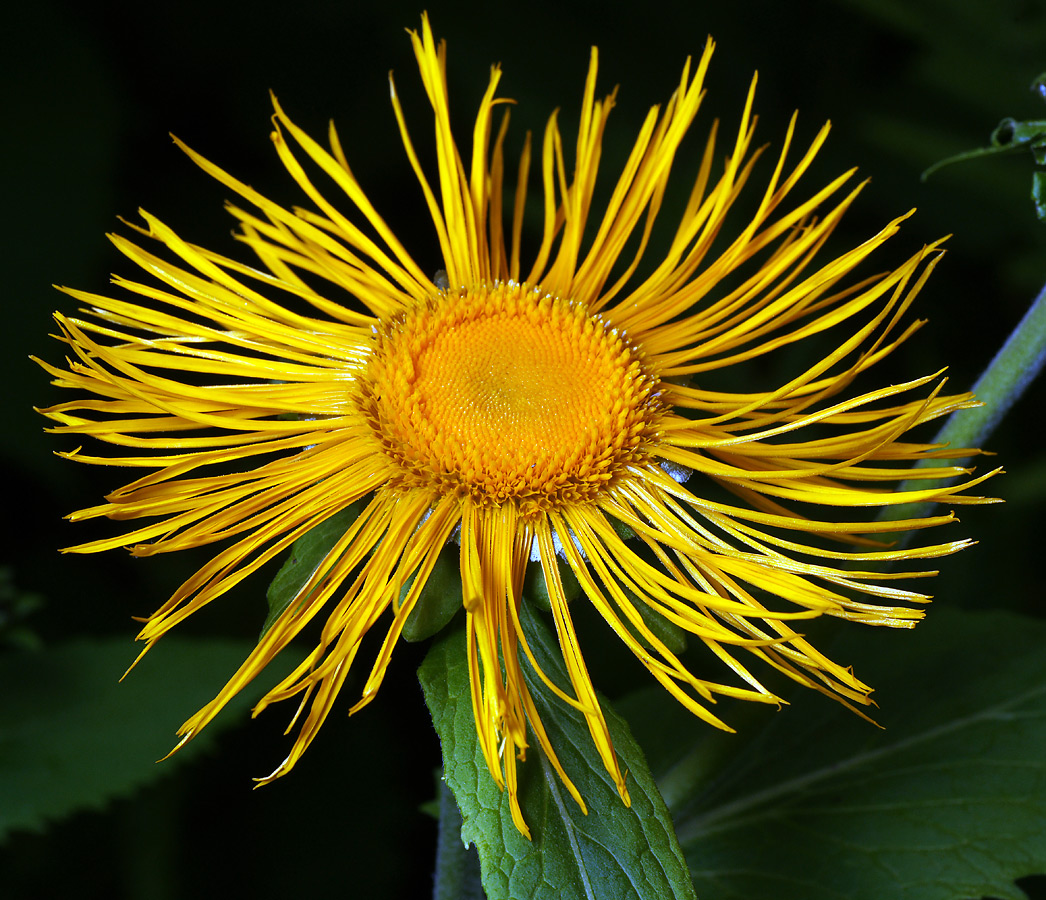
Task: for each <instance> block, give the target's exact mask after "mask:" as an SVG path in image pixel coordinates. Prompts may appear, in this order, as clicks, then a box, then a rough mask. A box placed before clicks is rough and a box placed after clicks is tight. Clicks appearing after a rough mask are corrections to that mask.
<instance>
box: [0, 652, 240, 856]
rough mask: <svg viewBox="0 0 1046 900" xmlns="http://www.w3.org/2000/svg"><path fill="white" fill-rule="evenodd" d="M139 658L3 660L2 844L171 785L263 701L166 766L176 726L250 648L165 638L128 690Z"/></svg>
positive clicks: (88, 655) (212, 729) (62, 655)
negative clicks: (157, 785)
mask: <svg viewBox="0 0 1046 900" xmlns="http://www.w3.org/2000/svg"><path fill="white" fill-rule="evenodd" d="M137 649H140V648H136V647H135V646H134V645H133V644H132V642H131V641H129V640H123V639H107V640H97V641H87V640H81V641H76V642H73V643H69V644H65V645H61V646H53V647H48V648H46V649H44V650H40V651H33V652H28V651H27V652H9V653H5V654H3V655H0V838H2V837H3V836H5V835H6V834H7V833H8V832H9V831H11V830H12V829H19V828H24V829H33V830H40V829H43V828H44V827H45V825H46V824H47V822H48V820H51V819H55V818H58V817H60V816H65V815H68V814H70V813H73V812H75V811H77V810H81V809H87V808H95V809H97V808H99V807H101V806H102V805H103V804H105V803H107V802H108V801H110V800H112V799H113V798H115V797H119V796H123V795H126V794H128V793H130V792H131V791H133V790H135V789H136V788H138V787H140V786H142V785H144V784H146V783H147V782H149V781H152V780H154V779H157V778H160V777H162V776H163V775H165V774H167V773H168V772H170V771H171V768H172V766H174V765H177V764H178V763H183V762H186V761H187V760H189V759H191V758H193V757H195V756H197V755H198V754H199V753H200V752H201V751H202V750H205V749H206V748H207V746H208V745H210V744H211V743H213V739H214V738H215V737H216V736H217V734H218V732H219V731H220V730H221V729H222V728H223V727H224V726H228V725H231V724H234V723H235V722H236V721H237V720H238V716H237V712H240V713H242V712H243V711H244V710H245V709H246V707H247V706H248V705H249V703H250V700H251V698H252V696H253V695H254V694H255V693H257V691H247V692H245V693H244V694H241V695H240V696H239V697H237V698H235V699H234V700H233V701H232V702H231V703H230V704H229V707H230V708H229V709H228V710H226V712H225V713H224V714H223V715H222V716H220V717H219V718H218V719H217V720H216V721H215V722H213V723H212V724H211V725H210V726H209V727H208V728H207V729H205V730H204V732H203V734H202V735H201V736H200V737H199V738H197V739H195V740H193V741H192V742H190V743H189V744H187V745H186V746H185V747H183V748H182V749H181V750H180V751H178V753H176V754H175V755H174V756H173V757H171V759H170V760H168V761H167V762H165V763H163V764H162V765H157V764H156V761H157V760H158V759H160V758H161V757H163V756H165V755H166V754H167V753H168V752H169V751H170V750H171V748H172V747H173V746H174V744H175V742H176V739H175V737H174V732H175V729H176V728H177V726H178V725H180V724H181V722H182V721H183V720H184V719H185V718H187V717H188V716H189V715H190V714H192V713H193V712H195V711H196V709H197V708H199V707H200V706H202V705H203V704H204V703H206V702H207V701H208V700H209V699H210V698H211V697H212V696H213V695H214V693H215V691H216V690H217V688H218V687H219V686H220V685H221V684H222V683H224V681H225V679H227V678H228V677H229V675H230V674H232V672H234V671H235V669H236V666H238V665H239V664H240V663H241V662H242V661H243V658H244V656H245V655H246V654H247V653H249V652H250V649H251V647H250V644H248V643H245V642H242V641H219V640H203V639H192V640H190V639H186V638H178V637H166V638H164V640H163V641H162V643H161V644H160V645H158V646H157V647H156V648H155V649H154V650H153V651H152V652H151V653H150V654H149V655H148V656H146V657H145V659H143V660H142V661H141V662H140V663H139V664H138V665H137V666H136V667H135V669H134V671H133V672H131V673H130V675H128V677H127V678H125V679H124V680H123V682H120V681H119V678H120V676H121V675H122V674H123V673H124V670H125V669H126V668H127V666H128V665H129V664H130V663H131V662H132V661H133V659H134V657H135V655H136V653H137ZM259 690H260V689H259Z"/></svg>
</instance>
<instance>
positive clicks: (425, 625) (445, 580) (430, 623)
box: [400, 544, 461, 642]
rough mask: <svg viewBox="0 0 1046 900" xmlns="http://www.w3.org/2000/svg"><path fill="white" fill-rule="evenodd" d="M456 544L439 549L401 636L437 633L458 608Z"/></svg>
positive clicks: (409, 637)
mask: <svg viewBox="0 0 1046 900" xmlns="http://www.w3.org/2000/svg"><path fill="white" fill-rule="evenodd" d="M458 553H459V551H458V547H457V545H455V544H448V545H447V546H446V547H444V548H443V550H441V551H440V554H439V556H438V557H437V558H436V563H435V565H434V566H433V567H432V572H431V573H429V577H428V579H427V580H426V582H425V584H424V585H423V586H422V588H421V595H420V596H419V597H418V601H417V603H416V604H415V606H414V609H413V610H411V613H410V615H409V616H408V617H407V621H406V624H405V625H404V626H403V639H404V640H406V641H412V642H413V641H423V640H425V639H426V638H430V637H432V635H434V634H438V633H439V632H441V631H442V630H443V629H444V628H446V626H447V625H449V624H450V620H451V619H453V618H454V616H455V615H456V613H457V612H458V610H459V609H461V567H460V566H459V565H458ZM413 581H414V579H413V578H411V579H410V581H409V582H408V583H407V584H406V585H404V587H403V590H402V592H401V594H400V597H401V599H402V597H403V596H404V595H406V593H407V591H408V590H409V588H410V585H411V584H412V583H413Z"/></svg>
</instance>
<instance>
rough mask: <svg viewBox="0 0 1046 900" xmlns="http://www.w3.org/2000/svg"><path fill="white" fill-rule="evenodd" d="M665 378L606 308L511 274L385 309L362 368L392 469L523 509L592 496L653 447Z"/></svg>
mask: <svg viewBox="0 0 1046 900" xmlns="http://www.w3.org/2000/svg"><path fill="white" fill-rule="evenodd" d="M656 385H657V380H656V379H655V378H653V377H652V376H651V375H649V374H648V373H647V371H646V370H645V369H644V366H643V364H642V361H641V359H640V357H639V354H638V353H637V351H636V349H635V348H634V347H633V346H632V345H631V344H630V343H629V342H628V341H627V340H626V339H624V338H623V337H622V336H621V335H619V334H618V333H617V332H616V331H614V330H613V329H611V328H609V327H608V325H607V324H606V322H604V321H603V320H602V319H601V318H600V317H599V316H597V315H591V314H589V313H588V312H587V310H585V308H584V307H582V306H580V305H578V304H576V303H570V302H566V301H563V300H560V299H558V298H556V297H552V296H549V295H546V294H543V293H542V292H541V291H540V290H538V289H535V288H528V287H527V286H526V285H518V284H514V283H512V282H508V283H498V284H496V285H494V286H493V287H486V286H483V287H479V288H474V289H470V290H462V291H455V292H450V293H446V294H440V295H439V296H437V297H435V298H432V299H430V300H429V301H428V302H427V303H425V304H422V305H420V306H419V307H418V308H416V309H414V310H411V311H410V312H408V313H407V314H405V315H403V316H400V317H398V318H397V319H395V320H394V321H392V322H389V323H386V324H385V327H384V328H383V329H382V330H381V331H380V332H379V334H378V335H377V338H376V346H375V350H374V353H373V354H372V356H371V357H370V360H369V362H368V365H367V370H366V374H365V375H364V376H363V377H362V378H361V380H360V388H361V409H362V411H363V413H364V416H365V417H366V419H367V420H368V422H369V423H370V425H371V427H372V428H373V430H374V433H375V435H376V436H377V437H378V439H379V441H380V442H381V445H382V449H383V450H384V452H385V454H386V455H387V456H388V457H389V458H390V459H391V460H392V461H393V462H394V463H395V464H396V468H397V469H398V470H399V476H400V477H399V478H394V479H393V482H396V481H398V482H399V483H400V484H403V485H404V486H409V487H417V486H422V485H427V486H430V487H436V488H437V489H438V490H439V491H440V492H441V493H446V492H458V493H462V492H463V493H467V494H469V495H471V496H472V497H473V498H474V499H475V500H476V501H477V502H479V503H481V504H483V505H493V504H499V503H504V502H506V501H508V500H510V499H511V500H514V501H516V502H517V503H519V505H520V510H521V512H523V513H524V514H525V513H527V512H531V511H535V510H537V509H548V508H551V507H552V506H555V505H559V504H562V503H569V502H579V501H584V500H589V499H592V498H593V497H595V496H596V495H597V494H598V493H599V492H600V491H602V490H605V489H606V488H607V487H608V486H609V485H610V484H611V483H612V482H613V480H614V478H615V477H616V476H617V475H619V474H620V473H621V472H622V470H623V469H624V468H625V467H626V466H629V465H634V464H636V463H639V462H641V461H644V460H645V459H646V458H647V448H648V447H649V444H650V442H651V440H652V439H653V437H654V435H655V433H656V427H655V426H656V420H657V418H658V413H659V411H660V408H661V407H660V405H659V404H658V402H657V400H656V396H655V394H656V390H655V389H656Z"/></svg>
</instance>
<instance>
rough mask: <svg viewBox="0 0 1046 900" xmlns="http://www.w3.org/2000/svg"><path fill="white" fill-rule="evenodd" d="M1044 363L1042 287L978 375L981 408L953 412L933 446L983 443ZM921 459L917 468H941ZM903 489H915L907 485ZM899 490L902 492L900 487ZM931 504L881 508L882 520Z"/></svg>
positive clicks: (914, 513) (918, 512)
mask: <svg viewBox="0 0 1046 900" xmlns="http://www.w3.org/2000/svg"><path fill="white" fill-rule="evenodd" d="M1044 363H1046V285H1044V286H1043V288H1042V290H1040V291H1039V295H1038V296H1037V297H1036V298H1035V300H1034V302H1033V303H1032V305H1031V307H1030V308H1029V309H1028V311H1027V312H1026V313H1025V314H1024V318H1023V319H1021V321H1020V323H1019V324H1018V325H1017V327H1016V328H1015V329H1014V330H1013V332H1012V333H1011V334H1010V336H1009V337H1008V338H1007V339H1006V343H1005V344H1003V346H1002V348H1001V349H1000V350H999V352H998V353H996V354H995V358H994V359H992V361H991V362H990V363H989V364H988V367H987V368H986V369H985V370H984V372H982V373H981V377H980V378H978V379H977V383H976V384H975V385H974V386H973V392H974V393H975V394H976V395H977V399H978V400H980V401H981V403H982V404H983V405H982V406H979V407H976V408H974V409H963V410H959V411H958V412H955V413H952V415H951V416H949V418H948V420H947V421H946V422H945V423H944V425H943V427H942V428H941V430H940V431H939V432H937V435H936V437H934V443H936V444H949V445H951V446H953V447H979V446H981V445H983V444H984V442H985V441H987V440H988V439H989V438H990V437H991V436H992V433H993V432H994V431H995V429H996V428H997V427H998V426H999V423H1000V422H1002V420H1003V418H1004V417H1005V416H1006V414H1007V413H1008V412H1009V411H1010V407H1012V406H1013V404H1014V403H1016V402H1017V401H1018V400H1019V399H1020V397H1021V395H1022V394H1023V393H1024V391H1025V389H1026V388H1027V387H1028V385H1030V384H1031V383H1032V382H1033V381H1034V380H1035V378H1036V376H1037V375H1038V374H1039V372H1041V371H1042V367H1043V364H1044ZM943 462H944V460H941V459H934V460H932V461H931V460H926V461H924V462H923V463H922V465H931V464H932V465H941V464H942V463H943ZM904 487H916V485H906V486H904ZM904 487H902V490H903V489H904ZM931 506H932V504H929V503H910V504H905V505H903V506H895V507H886V508H885V509H884V510H883V512H882V514H881V515H880V518H882V519H887V518H889V519H910V518H917V517H919V516H923V515H926V513H927V510H928V509H929V507H931Z"/></svg>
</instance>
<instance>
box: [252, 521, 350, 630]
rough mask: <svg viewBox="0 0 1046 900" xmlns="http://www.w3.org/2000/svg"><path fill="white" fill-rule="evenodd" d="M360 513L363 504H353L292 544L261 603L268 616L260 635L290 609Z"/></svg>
mask: <svg viewBox="0 0 1046 900" xmlns="http://www.w3.org/2000/svg"><path fill="white" fill-rule="evenodd" d="M362 510H363V501H359V502H357V503H353V504H352V505H351V506H349V507H346V508H345V509H343V510H342V511H341V512H339V513H335V514H334V515H333V516H331V517H330V518H329V519H326V520H324V521H323V522H320V524H319V525H317V526H316V527H315V528H313V529H311V530H310V531H308V532H306V533H305V534H303V535H302V536H301V537H300V538H298V540H296V541H295V542H294V544H293V545H292V546H291V552H290V555H288V557H287V559H286V561H285V562H284V563H283V565H282V566H280V571H279V572H277V573H276V577H275V578H273V580H272V582H271V583H270V584H269V589H268V591H266V593H265V599H266V600H267V601H268V603H269V614H268V615H267V616H266V617H265V623H264V624H263V625H262V634H265V632H267V631H268V630H269V629H270V628H271V627H272V623H273V622H275V621H276V620H277V619H278V618H279V616H280V613H282V612H283V611H284V610H285V609H286V608H287V607H288V606H290V604H291V601H292V600H294V598H295V597H297V596H298V591H300V590H301V589H302V586H303V585H304V584H305V583H306V582H307V581H308V580H309V578H310V577H312V573H313V572H315V571H316V568H317V566H319V564H320V563H321V562H323V559H324V557H325V556H326V555H327V554H328V553H330V551H331V548H332V547H333V546H334V545H335V544H336V543H338V538H340V537H341V536H342V535H343V534H345V532H346V531H347V530H348V528H349V526H350V525H351V524H352V523H353V522H355V521H356V518H357V517H358V516H359V514H360V512H361V511H362ZM303 599H304V598H303Z"/></svg>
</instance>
